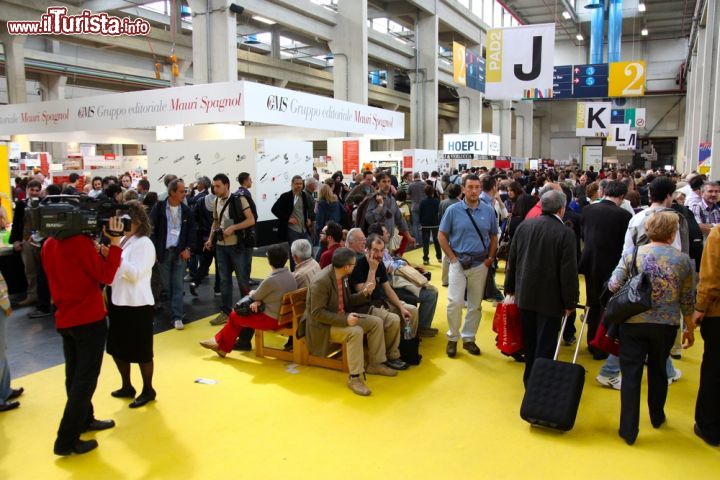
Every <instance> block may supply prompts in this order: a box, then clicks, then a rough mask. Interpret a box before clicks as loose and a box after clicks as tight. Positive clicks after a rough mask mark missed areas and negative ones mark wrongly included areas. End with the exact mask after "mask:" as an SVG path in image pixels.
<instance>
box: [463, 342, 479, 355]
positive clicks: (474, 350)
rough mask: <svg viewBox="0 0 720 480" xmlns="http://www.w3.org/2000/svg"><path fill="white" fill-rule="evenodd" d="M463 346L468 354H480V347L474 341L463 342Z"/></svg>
mask: <svg viewBox="0 0 720 480" xmlns="http://www.w3.org/2000/svg"><path fill="white" fill-rule="evenodd" d="M463 348H464V349H465V350H467V351H468V353H469V354H470V355H480V347H478V346H477V345H475V342H463Z"/></svg>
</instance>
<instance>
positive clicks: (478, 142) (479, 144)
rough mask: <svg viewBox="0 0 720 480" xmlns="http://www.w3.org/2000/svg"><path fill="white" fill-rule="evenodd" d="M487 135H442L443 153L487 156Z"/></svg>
mask: <svg viewBox="0 0 720 480" xmlns="http://www.w3.org/2000/svg"><path fill="white" fill-rule="evenodd" d="M487 140H488V139H487V133H473V134H457V133H449V134H445V135H443V153H445V154H461V153H465V154H471V155H488V144H487Z"/></svg>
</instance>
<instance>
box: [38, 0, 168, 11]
mask: <svg viewBox="0 0 720 480" xmlns="http://www.w3.org/2000/svg"><path fill="white" fill-rule="evenodd" d="M155 1H157V0H132V1H131V0H89V1H86V2H82V3H81V4H80V7H79V8H80V9H81V10H83V9H87V10H92V11H93V12H108V11H110V10H120V9H124V8H129V7H137V6H138V5H145V4H146V3H152V2H155ZM50 3H52V5H55V3H53V2H50Z"/></svg>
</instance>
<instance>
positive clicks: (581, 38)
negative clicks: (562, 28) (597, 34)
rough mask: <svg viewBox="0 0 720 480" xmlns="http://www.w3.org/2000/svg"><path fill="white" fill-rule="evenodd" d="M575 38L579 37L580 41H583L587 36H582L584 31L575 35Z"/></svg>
mask: <svg viewBox="0 0 720 480" xmlns="http://www.w3.org/2000/svg"><path fill="white" fill-rule="evenodd" d="M575 38H577V39H578V41H579V42H582V41H583V40H585V38H583V36H582V33H578V34H577V35H575Z"/></svg>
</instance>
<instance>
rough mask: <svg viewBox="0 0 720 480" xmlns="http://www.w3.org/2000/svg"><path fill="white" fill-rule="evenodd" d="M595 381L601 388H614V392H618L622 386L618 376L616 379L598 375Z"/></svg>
mask: <svg viewBox="0 0 720 480" xmlns="http://www.w3.org/2000/svg"><path fill="white" fill-rule="evenodd" d="M595 380H597V382H598V383H599V384H600V385H602V386H603V387H610V388H614V389H615V390H620V387H621V385H622V378H621V377H620V375H618V376H616V377H606V376H605V375H598V376H597V377H595Z"/></svg>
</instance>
